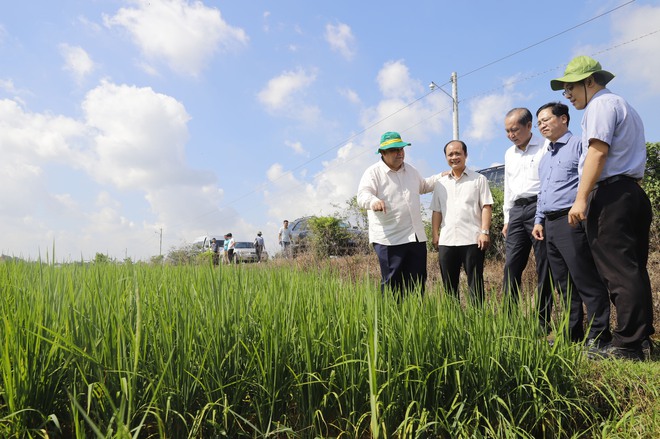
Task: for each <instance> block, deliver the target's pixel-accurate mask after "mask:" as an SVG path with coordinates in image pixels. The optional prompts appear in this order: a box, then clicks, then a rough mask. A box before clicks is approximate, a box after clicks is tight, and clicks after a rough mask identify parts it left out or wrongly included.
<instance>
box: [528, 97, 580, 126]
mask: <svg viewBox="0 0 660 439" xmlns="http://www.w3.org/2000/svg"><path fill="white" fill-rule="evenodd" d="M546 108H551V109H552V114H554V115H555V116H557V117H561V116H566V126H568V124H569V122H570V121H571V116H570V114H568V105H566V104H562V103H561V102H548V103H547V104H544V105H541V106H540V107H539V109H538V110H536V118H537V119H538V117H539V113H540V112H541V111H543V110H545V109H546Z"/></svg>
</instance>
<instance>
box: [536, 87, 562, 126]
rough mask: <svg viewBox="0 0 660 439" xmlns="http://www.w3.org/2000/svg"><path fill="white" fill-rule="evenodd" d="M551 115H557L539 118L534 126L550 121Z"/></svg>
mask: <svg viewBox="0 0 660 439" xmlns="http://www.w3.org/2000/svg"><path fill="white" fill-rule="evenodd" d="M564 93H565V92H564ZM564 96H566V95H564ZM553 117H557V116H555V115H554V114H553V115H552V116H549V117H546V118H545V119H539V121H538V122H537V123H536V126H537V127H540V126H541V125H546V124H547V123H548V122H550V121H551V120H552V118H553Z"/></svg>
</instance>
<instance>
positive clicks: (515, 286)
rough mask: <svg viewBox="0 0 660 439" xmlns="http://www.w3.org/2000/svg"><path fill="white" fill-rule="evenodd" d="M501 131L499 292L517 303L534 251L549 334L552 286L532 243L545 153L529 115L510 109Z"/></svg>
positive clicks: (540, 251) (539, 249) (538, 244)
mask: <svg viewBox="0 0 660 439" xmlns="http://www.w3.org/2000/svg"><path fill="white" fill-rule="evenodd" d="M504 129H505V130H506V134H507V137H508V138H509V140H511V141H512V142H513V145H511V147H509V149H507V151H506V153H505V154H504V203H503V204H504V206H503V210H504V227H503V228H502V234H503V235H504V237H505V239H506V241H505V250H506V261H505V263H504V280H503V290H504V295H505V297H506V298H507V299H510V300H513V301H514V302H517V301H518V296H519V295H520V283H521V278H522V273H523V271H524V270H525V267H526V266H527V261H528V260H529V252H530V250H531V249H532V247H534V258H535V259H536V275H537V300H536V306H537V309H538V312H539V324H540V326H541V330H542V331H545V332H546V333H549V332H550V318H551V313H552V284H551V279H550V272H549V271H550V270H549V268H548V259H547V257H546V249H545V243H544V242H542V241H538V240H536V239H534V237H533V236H532V230H533V229H534V218H535V216H536V200H537V196H538V193H539V188H540V187H541V183H540V181H539V162H540V161H541V157H543V155H544V154H545V153H546V152H547V148H544V140H543V139H541V138H539V137H537V136H535V135H534V134H533V133H532V113H531V112H530V111H529V110H528V109H527V108H514V109H512V110H510V111H509V112H508V113H507V114H506V118H505V119H504Z"/></svg>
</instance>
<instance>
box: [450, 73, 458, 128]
mask: <svg viewBox="0 0 660 439" xmlns="http://www.w3.org/2000/svg"><path fill="white" fill-rule="evenodd" d="M451 99H452V100H453V101H454V139H453V140H459V139H460V137H459V135H458V79H457V78H456V72H452V74H451Z"/></svg>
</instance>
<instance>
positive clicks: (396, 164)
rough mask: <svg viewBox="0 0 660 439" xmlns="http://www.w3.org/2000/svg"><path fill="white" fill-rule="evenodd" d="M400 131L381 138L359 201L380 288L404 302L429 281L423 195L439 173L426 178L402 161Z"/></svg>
mask: <svg viewBox="0 0 660 439" xmlns="http://www.w3.org/2000/svg"><path fill="white" fill-rule="evenodd" d="M409 145H410V143H407V142H404V141H403V140H401V136H400V135H399V133H396V132H392V131H390V132H387V133H385V134H383V135H382V136H381V138H380V146H379V148H378V150H377V151H376V154H380V160H378V162H377V163H375V164H373V165H371V166H370V167H369V168H367V170H366V171H365V172H364V174H363V175H362V178H361V180H360V184H359V186H358V193H357V203H358V205H359V206H360V207H362V208H364V209H367V215H368V218H369V242H371V243H372V244H373V246H374V250H375V251H376V255H377V256H378V261H379V263H380V272H381V284H380V285H381V291H383V292H384V291H385V289H386V288H389V289H390V290H391V291H392V292H393V293H394V294H395V296H396V297H397V299H399V300H401V299H402V298H403V297H404V296H405V294H406V293H408V292H410V291H412V290H413V289H414V288H416V287H417V288H419V289H420V291H421V293H422V294H423V293H424V287H425V283H426V276H427V269H426V232H425V230H424V223H423V221H422V213H421V205H420V200H419V196H420V194H426V193H429V192H431V191H432V190H433V185H434V183H435V181H436V179H437V176H433V177H429V178H427V179H424V178H422V176H421V175H420V174H419V172H418V171H417V169H415V168H414V167H413V166H412V165H410V164H407V163H404V158H405V156H406V154H405V152H404V149H403V148H404V147H406V146H409Z"/></svg>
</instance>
